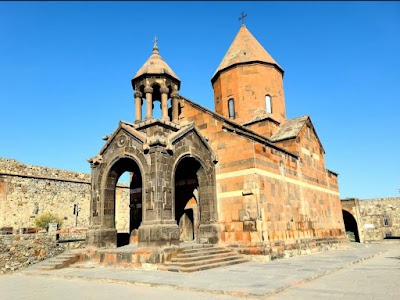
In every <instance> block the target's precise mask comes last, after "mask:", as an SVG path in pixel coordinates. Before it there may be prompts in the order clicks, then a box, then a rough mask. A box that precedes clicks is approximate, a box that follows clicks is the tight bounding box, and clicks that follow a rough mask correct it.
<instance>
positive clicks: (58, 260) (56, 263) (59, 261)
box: [38, 253, 79, 270]
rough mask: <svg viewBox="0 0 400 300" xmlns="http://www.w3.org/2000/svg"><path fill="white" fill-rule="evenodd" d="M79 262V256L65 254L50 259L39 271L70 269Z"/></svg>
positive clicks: (39, 267)
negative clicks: (69, 267) (70, 266)
mask: <svg viewBox="0 0 400 300" xmlns="http://www.w3.org/2000/svg"><path fill="white" fill-rule="evenodd" d="M78 260H79V254H75V253H65V254H60V255H58V256H56V257H53V258H50V259H49V260H48V261H47V262H46V263H44V264H42V265H40V266H38V269H39V270H56V269H61V268H65V267H68V266H69V265H71V264H73V263H76V262H77V261H78Z"/></svg>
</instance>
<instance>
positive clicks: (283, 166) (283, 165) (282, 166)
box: [279, 161, 285, 176]
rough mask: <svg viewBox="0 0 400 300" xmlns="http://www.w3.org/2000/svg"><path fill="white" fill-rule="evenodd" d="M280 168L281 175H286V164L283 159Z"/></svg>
mask: <svg viewBox="0 0 400 300" xmlns="http://www.w3.org/2000/svg"><path fill="white" fill-rule="evenodd" d="M279 169H280V171H281V175H282V176H285V164H284V163H283V161H281V162H280V163H279Z"/></svg>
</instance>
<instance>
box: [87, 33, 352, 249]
mask: <svg viewBox="0 0 400 300" xmlns="http://www.w3.org/2000/svg"><path fill="white" fill-rule="evenodd" d="M283 74H284V71H283V69H282V67H281V66H280V65H279V64H278V63H277V62H276V61H275V60H274V59H273V58H272V56H271V55H270V54H269V53H268V52H267V51H266V50H265V49H264V48H263V46H262V45H261V44H260V43H259V42H258V41H257V40H256V38H255V37H254V36H253V35H252V34H251V33H250V31H249V30H248V29H247V28H246V26H244V25H242V26H241V28H240V29H239V32H238V33H237V35H236V37H235V39H234V41H233V42H232V44H231V46H230V47H229V49H228V51H227V53H226V54H225V56H224V58H223V59H222V61H221V63H220V65H219V66H218V68H217V70H216V72H215V73H214V75H213V76H212V79H211V83H212V86H213V89H214V107H215V110H210V109H207V108H205V107H202V106H201V105H199V104H197V103H196V102H195V101H193V100H190V99H187V98H185V97H183V96H181V95H180V94H179V89H180V84H181V81H180V79H179V77H178V76H177V75H176V74H175V73H174V71H173V70H172V69H171V68H170V67H169V66H168V64H167V63H166V62H165V61H164V60H163V59H162V57H161V56H160V53H159V51H158V47H157V45H156V44H155V45H154V47H153V52H152V54H151V56H150V57H149V59H148V60H147V61H146V62H145V63H144V65H143V66H142V68H141V69H140V70H139V71H138V72H137V73H136V75H135V76H134V77H133V79H132V87H133V89H134V97H135V120H134V122H132V123H129V122H123V121H121V122H120V123H119V125H118V128H117V129H116V130H115V131H114V133H113V134H111V135H110V136H107V137H106V142H105V144H104V146H103V148H102V149H101V150H100V151H99V153H98V154H97V155H96V156H94V157H92V158H90V159H89V160H88V161H89V163H90V164H91V169H92V175H91V176H92V179H91V206H90V229H89V231H88V243H89V245H92V246H96V247H114V246H115V245H116V237H117V230H116V226H115V188H116V183H117V181H118V178H119V177H120V176H121V174H123V173H124V172H130V174H131V182H130V191H131V194H130V210H131V212H130V216H131V220H130V229H129V230H130V232H131V233H132V234H135V235H137V239H138V245H139V247H167V246H174V245H179V243H180V242H187V241H193V242H194V243H206V244H217V243H222V244H227V245H231V246H235V247H238V248H239V249H242V252H243V253H251V254H267V253H271V251H275V252H282V251H285V250H291V249H299V248H302V247H303V248H307V247H308V248H313V247H315V246H316V245H321V244H332V243H338V242H341V241H345V240H346V238H345V230H344V224H343V218H342V207H341V203H340V196H339V191H338V182H337V176H338V175H337V174H336V173H335V172H333V171H330V170H328V169H327V168H326V167H325V161H324V155H325V150H324V148H323V146H322V144H321V141H320V140H319V138H318V135H317V133H316V130H315V128H314V126H313V123H312V122H311V119H310V117H309V116H307V115H306V116H301V117H298V118H294V119H287V118H286V109H285V98H284V89H283ZM169 103H170V105H168V104H169ZM154 105H160V107H161V117H159V118H155V117H154V116H153V108H154ZM143 106H145V115H142V107H143Z"/></svg>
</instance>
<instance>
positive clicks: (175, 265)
mask: <svg viewBox="0 0 400 300" xmlns="http://www.w3.org/2000/svg"><path fill="white" fill-rule="evenodd" d="M247 261H248V260H247V259H246V258H245V257H244V256H243V255H240V254H237V253H236V252H234V251H232V250H230V249H227V248H224V247H220V246H214V245H198V244H193V245H184V246H181V247H180V248H179V249H178V251H176V252H175V253H174V254H173V255H172V256H171V260H170V261H168V262H165V263H164V266H165V270H167V271H172V272H196V271H202V270H207V269H212V268H219V267H223V266H229V265H234V264H239V263H243V262H247Z"/></svg>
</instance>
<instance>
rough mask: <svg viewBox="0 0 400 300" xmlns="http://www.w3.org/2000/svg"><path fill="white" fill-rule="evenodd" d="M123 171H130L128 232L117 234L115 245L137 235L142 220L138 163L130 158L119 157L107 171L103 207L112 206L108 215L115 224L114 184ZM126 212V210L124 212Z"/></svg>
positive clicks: (120, 244)
mask: <svg viewBox="0 0 400 300" xmlns="http://www.w3.org/2000/svg"><path fill="white" fill-rule="evenodd" d="M124 172H129V173H130V186H129V187H130V188H129V233H128V234H126V233H118V234H117V246H123V245H126V244H129V242H130V241H131V240H133V239H132V238H131V236H137V232H138V230H137V229H138V228H139V226H140V223H141V222H142V175H141V172H140V169H139V166H138V164H137V163H136V162H135V161H134V160H133V159H130V158H126V157H125V158H120V159H119V160H118V161H116V162H115V163H114V164H113V166H112V167H111V169H110V171H109V172H108V175H107V179H106V184H105V195H106V202H105V206H106V207H105V208H108V209H109V208H112V209H113V211H114V213H113V214H110V215H109V217H111V218H113V220H112V223H113V225H114V228H115V225H116V214H115V203H116V185H117V182H118V179H119V178H120V176H121V175H122V174H123V173H124ZM126 213H127V214H128V212H126Z"/></svg>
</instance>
